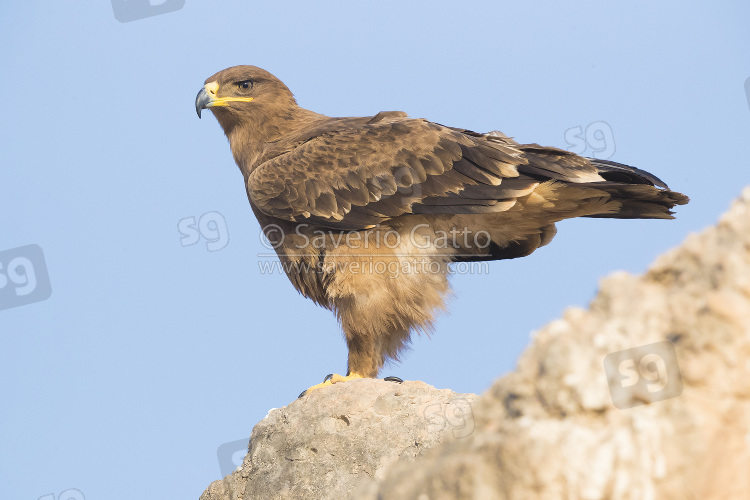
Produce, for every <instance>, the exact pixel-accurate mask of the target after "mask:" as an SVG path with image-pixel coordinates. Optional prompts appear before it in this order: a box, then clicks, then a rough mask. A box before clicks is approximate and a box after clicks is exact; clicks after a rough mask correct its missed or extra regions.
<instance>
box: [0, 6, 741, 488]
mask: <svg viewBox="0 0 750 500" xmlns="http://www.w3.org/2000/svg"><path fill="white" fill-rule="evenodd" d="M122 1H124V0H122ZM144 1H145V0H140V3H144ZM170 1H171V0H170ZM145 3H147V2H145ZM145 3H144V5H145ZM152 3H160V0H152ZM138 4H139V1H138V0H130V2H129V3H128V4H127V5H125V6H124V7H123V9H124V10H121V11H119V12H120V13H121V14H120V16H121V17H122V16H123V15H125V14H132V15H134V17H138V16H137V14H138V13H139V11H138V9H139V7H138ZM165 5H166V6H167V7H168V6H169V4H165ZM162 7H164V6H162ZM123 12H124V13H125V14H122V13H123ZM144 12H145V11H144ZM749 21H750V4H748V3H747V2H740V1H735V2H721V3H713V4H710V3H706V2H700V3H699V2H685V1H680V2H677V1H665V2H651V1H630V2H617V3H615V2H600V1H596V2H595V1H590V2H574V3H571V2H562V3H561V2H553V1H549V2H460V3H459V2H445V1H436V0H431V1H429V2H426V1H389V0H380V1H378V2H374V1H369V2H352V1H348V2H347V1H337V2H333V1H296V2H269V1H257V0H256V1H249V2H239V1H226V0H213V1H210V2H209V1H208V0H187V2H185V5H184V7H183V8H181V9H179V10H176V11H174V12H168V13H164V14H161V15H156V16H152V17H147V18H144V19H138V20H133V21H131V22H126V23H122V22H119V21H118V20H117V19H115V16H114V12H113V7H112V5H111V3H110V2H109V1H107V0H99V1H97V2H94V1H80V2H40V1H26V2H13V3H11V2H3V3H2V4H0V47H2V49H0V74H1V75H2V78H0V95H2V96H3V97H2V109H3V113H2V118H0V144H1V147H0V155H1V159H0V265H3V266H4V269H6V271H7V268H8V267H9V266H10V261H11V260H12V259H13V258H16V257H18V255H20V256H21V257H23V255H25V254H24V252H26V253H27V254H28V255H29V257H28V259H29V260H28V262H31V265H32V266H33V269H34V270H35V271H36V275H37V276H36V278H37V281H36V283H37V284H38V287H39V288H38V290H31V292H28V290H29V289H30V288H27V289H24V288H23V283H24V279H25V278H24V276H23V272H21V271H23V269H27V268H23V269H21V268H19V267H18V265H19V263H23V262H26V261H19V260H16V261H15V267H13V270H14V274H13V275H8V276H5V278H6V279H5V286H4V287H0V308H2V307H7V308H6V309H4V310H0V499H3V500H6V499H7V500H21V499H38V498H44V500H50V499H53V500H54V499H58V498H59V497H60V496H61V494H62V493H63V492H65V495H62V496H65V498H75V499H76V500H79V499H80V498H86V499H88V500H93V499H106V500H121V499H122V500H125V499H128V500H132V499H134V498H138V499H152V498H153V499H178V498H179V499H182V498H195V499H197V498H198V496H199V495H200V493H201V492H202V491H203V490H204V488H205V487H206V486H208V484H209V483H210V482H211V481H213V480H215V479H218V478H220V477H221V475H222V473H221V469H220V464H219V460H218V459H217V449H218V448H219V446H221V445H222V444H224V443H231V442H235V441H239V440H242V439H245V440H246V439H247V438H248V437H249V435H250V431H251V429H252V427H253V425H254V424H255V423H256V422H258V421H259V420H260V419H262V418H263V417H264V416H265V415H266V413H267V412H268V410H269V409H271V408H274V407H281V406H284V405H287V404H288V403H290V402H291V401H293V400H294V399H295V398H296V396H297V394H298V393H299V392H300V391H301V390H303V389H305V388H306V387H308V386H310V385H312V384H314V383H317V382H319V381H321V380H322V378H323V376H325V375H326V374H327V373H330V372H343V371H345V370H346V346H345V343H344V341H343V339H342V335H341V333H340V330H339V327H338V325H337V323H336V321H335V319H334V317H333V315H332V314H331V313H330V312H328V311H325V310H323V309H320V308H318V307H316V306H315V305H314V304H313V303H312V302H310V301H308V300H306V299H304V298H303V297H302V296H300V295H298V294H297V292H296V291H295V290H294V288H293V287H292V286H291V284H290V283H289V282H288V280H287V279H286V277H284V276H282V275H279V274H273V275H269V274H265V275H264V274H262V273H261V271H260V268H259V258H258V254H259V253H267V251H268V250H267V249H266V248H264V247H263V245H262V243H261V239H260V238H259V232H260V228H259V225H258V223H257V222H256V220H255V218H254V217H253V214H252V212H251V211H250V208H249V206H248V203H247V197H246V194H245V190H244V186H243V180H242V176H241V174H240V172H239V169H238V168H237V166H236V165H235V164H234V162H233V159H232V156H231V154H230V151H229V147H228V145H227V141H226V138H225V137H224V135H223V133H222V132H221V130H220V128H219V126H218V124H217V123H216V120H215V119H214V118H213V116H212V115H211V113H205V114H204V119H203V120H198V118H197V117H196V115H195V109H194V99H195V95H196V93H197V92H198V90H199V89H200V88H201V86H202V84H203V81H204V79H205V78H206V77H208V76H210V75H212V74H213V73H215V72H216V71H218V70H221V69H223V68H225V67H227V66H232V65H236V64H254V65H257V66H260V67H262V68H265V69H267V70H269V71H271V72H272V73H274V74H275V75H276V76H278V77H279V78H280V79H282V80H283V81H284V82H285V83H286V84H287V85H288V86H289V88H290V89H291V90H292V91H293V92H294V93H295V95H296V96H297V99H298V101H299V103H300V104H301V105H302V106H304V107H307V108H310V109H313V110H315V111H317V112H320V113H325V114H328V115H334V116H352V115H359V116H364V115H372V114H375V113H377V112H378V111H380V110H394V109H397V110H403V111H406V112H408V113H409V114H410V115H411V116H414V117H423V118H428V119H430V120H433V121H436V122H439V123H443V124H447V125H452V126H457V127H465V128H469V129H472V130H477V131H483V132H485V131H490V130H495V129H499V130H502V131H503V132H505V133H506V134H507V135H510V136H513V137H515V138H516V139H517V140H519V141H521V142H537V143H539V144H543V145H549V146H557V147H562V148H573V149H575V150H576V151H579V152H584V151H583V149H582V148H584V147H585V148H586V151H585V152H584V154H586V155H589V156H591V155H594V154H598V155H599V156H600V157H601V156H603V157H609V158H611V159H612V160H615V161H620V162H623V163H627V164H631V165H635V166H638V167H640V168H642V169H645V170H648V171H651V172H653V173H655V174H656V175H658V176H659V177H661V178H662V179H664V180H665V181H666V182H667V183H668V184H669V185H670V187H672V188H673V189H676V190H678V191H682V192H684V193H686V194H688V195H690V196H691V198H692V202H691V204H690V205H688V206H686V207H681V208H679V210H678V219H677V220H675V221H619V220H603V219H602V220H595V219H583V220H573V221H566V222H563V223H560V224H559V225H558V229H559V233H558V236H557V237H556V238H555V240H554V241H553V242H552V244H550V245H549V246H547V247H544V248H542V249H540V250H539V251H537V252H536V253H535V254H533V255H532V256H530V257H527V258H524V259H519V260H510V261H502V262H496V263H492V264H490V266H489V274H488V275H487V274H482V275H479V274H475V275H466V276H456V277H455V278H454V279H453V286H454V291H455V294H456V297H455V299H453V300H452V301H451V303H450V309H451V311H450V315H446V316H444V317H442V318H441V319H440V320H439V321H438V323H437V330H436V333H435V335H433V338H432V339H430V340H427V339H425V338H416V339H415V341H414V343H413V350H412V351H410V352H407V353H406V354H405V355H404V357H403V362H402V363H401V364H398V365H395V366H391V367H388V368H386V369H385V370H384V372H383V375H398V376H400V377H402V378H404V379H419V380H424V381H426V382H428V383H430V384H432V385H434V386H436V387H439V388H451V389H453V390H456V391H460V392H475V393H481V392H482V391H484V390H485V389H486V388H487V387H489V386H490V384H491V383H492V382H493V380H495V379H496V378H497V377H499V376H501V375H502V374H504V373H506V372H508V371H510V370H512V369H513V367H514V365H515V362H516V360H517V358H518V355H519V353H520V352H521V351H522V350H523V348H524V346H526V345H527V343H528V341H529V335H530V333H531V332H533V331H534V330H535V329H538V328H540V327H541V326H542V325H544V324H545V323H546V322H548V321H550V320H552V319H554V318H556V317H559V316H560V314H561V313H562V312H563V310H564V309H565V308H566V307H567V306H571V305H576V306H586V304H587V303H588V301H589V300H590V299H591V298H592V297H593V295H594V294H595V292H596V289H597V282H598V280H599V279H600V278H602V277H604V276H606V275H607V274H609V273H611V272H613V271H616V270H623V269H624V270H627V271H631V272H634V273H640V272H643V271H644V270H645V269H646V268H647V266H648V265H649V263H650V262H651V261H652V260H653V259H654V258H655V257H656V256H657V255H659V254H660V253H662V252H664V251H665V250H667V249H669V248H671V247H674V246H675V245H677V244H679V243H680V242H681V241H682V240H683V239H684V238H685V237H686V236H687V235H688V234H689V233H691V232H694V231H699V230H700V229H702V228H704V227H706V226H708V225H710V224H712V223H714V222H715V221H716V219H717V217H718V216H719V215H720V214H721V213H722V212H723V211H725V210H726V208H727V207H728V206H729V204H730V202H731V200H732V199H733V198H734V197H735V196H736V195H737V194H738V193H739V192H740V190H741V189H742V187H743V186H745V185H748V184H750V168H748V160H747V158H748V157H750V110H749V109H748V106H749V104H748V96H747V95H746V93H745V80H746V79H747V78H748V77H750V56H748V54H749V52H748V48H750V43H749V42H750V30H748V25H749ZM602 122H603V123H602ZM592 124H593V125H592ZM576 127H580V129H576ZM587 128H588V129H589V133H588V136H589V139H590V140H589V144H586V143H585V142H581V139H580V138H578V139H576V138H575V136H576V135H581V134H582V135H583V137H584V138H585V137H586V135H587V134H586V130H587ZM571 129H573V130H572V131H571ZM566 131H567V137H568V139H570V140H572V142H571V143H569V142H568V141H566ZM597 150H601V151H599V152H597ZM211 212H217V213H218V214H210V213H211ZM203 214H209V215H208V216H206V218H205V220H204V224H203V226H204V234H203V235H202V236H201V235H200V232H197V233H196V232H192V233H189V232H187V233H186V232H184V231H183V233H181V231H180V229H179V227H180V226H179V224H180V221H184V220H185V219H187V222H183V223H182V224H183V226H182V227H183V228H185V227H187V226H188V225H190V223H191V222H192V221H191V219H190V218H191V217H194V218H195V219H194V222H195V223H198V221H199V220H200V218H201V216H202V215H203ZM223 224H226V227H224V225H223ZM196 235H197V236H199V237H200V240H199V241H198V242H197V243H195V244H189V243H192V242H193V241H195V239H196V238H195V237H196ZM207 238H208V239H215V240H217V241H216V242H214V243H211V242H209V241H208V239H207ZM28 245H38V246H39V247H40V248H41V249H42V251H43V255H44V262H45V263H46V267H47V274H48V276H49V285H50V287H51V295H50V296H49V298H47V299H46V300H42V299H43V298H44V294H43V293H42V292H41V291H40V290H42V289H43V288H44V284H43V281H44V279H43V278H44V269H43V268H42V264H41V262H40V261H39V259H38V255H36V254H34V255H31V253H30V252H32V250H33V248H34V247H27V246H28ZM20 247H27V248H25V249H21V250H13V249H18V248H20ZM209 247H211V248H212V250H213V251H212V250H211V249H209ZM217 248H218V249H217ZM10 250H13V251H14V252H16V254H13V252H11V253H7V251H10ZM18 252H20V254H18ZM34 259H36V260H34ZM11 267H12V266H11ZM19 269H20V271H19ZM19 273H20V274H19ZM1 274H2V273H0V285H2V284H3V277H2V275H1ZM31 288H33V287H31ZM18 289H20V293H27V295H25V296H24V297H27V298H29V300H31V303H27V304H25V305H18V306H16V307H9V305H12V301H13V300H16V299H17V298H18V297H20V295H18V293H16V292H17V290H18ZM24 290H25V291H24ZM35 294H36V295H35ZM35 297H36V298H35ZM19 300H20V299H19ZM3 304H5V305H3Z"/></svg>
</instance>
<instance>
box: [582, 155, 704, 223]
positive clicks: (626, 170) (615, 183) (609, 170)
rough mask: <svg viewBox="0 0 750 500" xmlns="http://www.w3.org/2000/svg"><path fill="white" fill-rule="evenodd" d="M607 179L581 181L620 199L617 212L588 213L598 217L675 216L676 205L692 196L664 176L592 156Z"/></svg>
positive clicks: (613, 197) (590, 159) (584, 184)
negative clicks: (663, 178)
mask: <svg viewBox="0 0 750 500" xmlns="http://www.w3.org/2000/svg"><path fill="white" fill-rule="evenodd" d="M589 161H590V162H591V163H592V164H593V165H594V166H595V167H596V168H597V170H598V173H599V175H600V176H601V177H603V178H604V179H605V180H606V181H605V182H587V183H582V184H578V186H586V187H590V188H594V189H597V190H600V191H604V192H605V193H607V194H608V195H609V196H610V198H611V199H612V200H613V201H616V202H619V208H618V209H617V210H616V211H613V210H612V209H611V207H612V205H611V204H608V205H609V210H608V211H607V212H605V213H598V214H592V215H586V217H594V218H614V219H674V217H673V216H672V214H673V213H674V212H672V210H671V209H672V208H674V207H675V206H676V205H686V204H687V203H688V202H689V201H690V198H688V197H687V196H685V195H684V194H682V193H679V192H677V191H672V190H671V189H669V187H668V186H667V185H666V183H664V182H663V181H662V180H661V179H659V178H658V177H656V176H655V175H653V174H651V173H649V172H646V171H645V170H641V169H639V168H635V167H631V166H629V165H623V164H622V163H615V162H613V161H607V160H597V159H593V158H589Z"/></svg>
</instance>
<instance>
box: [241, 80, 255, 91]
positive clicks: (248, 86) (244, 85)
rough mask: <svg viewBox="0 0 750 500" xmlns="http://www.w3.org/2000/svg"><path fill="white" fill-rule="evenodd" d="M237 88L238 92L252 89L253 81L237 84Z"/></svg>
mask: <svg viewBox="0 0 750 500" xmlns="http://www.w3.org/2000/svg"><path fill="white" fill-rule="evenodd" d="M237 88H238V89H240V90H247V89H251V88H253V81H252V80H244V81H241V82H237Z"/></svg>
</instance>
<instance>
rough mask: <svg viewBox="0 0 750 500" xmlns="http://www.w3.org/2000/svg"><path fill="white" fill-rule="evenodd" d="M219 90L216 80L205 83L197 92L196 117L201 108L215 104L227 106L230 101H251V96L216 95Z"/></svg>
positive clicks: (199, 115)
mask: <svg viewBox="0 0 750 500" xmlns="http://www.w3.org/2000/svg"><path fill="white" fill-rule="evenodd" d="M218 90H219V84H218V83H216V82H211V83H207V84H205V85H204V86H203V88H202V89H201V90H200V92H198V95H197V96H196V97H195V112H196V113H198V118H200V117H201V110H204V109H208V108H214V107H216V106H228V105H229V103H230V102H251V101H253V98H252V97H217V96H216V92H218Z"/></svg>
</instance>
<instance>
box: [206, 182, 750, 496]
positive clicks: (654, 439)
mask: <svg viewBox="0 0 750 500" xmlns="http://www.w3.org/2000/svg"><path fill="white" fill-rule="evenodd" d="M748 471H750V188H749V189H746V190H745V191H744V193H743V195H742V197H741V198H740V199H739V200H738V201H737V202H735V203H734V205H733V206H732V208H731V210H730V211H729V212H728V213H727V214H725V215H724V216H723V217H722V218H721V220H720V221H719V223H718V224H717V226H715V227H713V228H709V229H708V230H706V231H704V232H703V233H701V234H698V235H692V236H690V237H689V238H688V239H687V240H686V241H685V242H684V243H683V244H682V245H681V246H680V247H679V248H677V249H675V250H672V251H670V252H668V253H666V254H665V255H663V256H662V257H660V258H659V259H657V261H656V262H655V263H654V265H653V266H652V267H651V268H650V270H649V271H648V272H647V273H646V274H645V275H643V276H640V277H635V276H632V275H629V274H627V273H616V274H614V275H612V276H610V277H608V278H606V279H604V280H602V282H601V286H600V291H599V293H598V295H597V297H596V298H595V299H594V300H593V301H592V303H591V305H590V307H589V308H588V310H583V309H579V308H572V309H569V310H567V311H566V312H565V314H564V315H563V317H562V318H561V319H559V320H556V321H553V322H552V323H550V324H548V325H547V326H545V327H544V328H542V329H541V330H539V331H538V332H536V333H535V335H534V337H533V340H532V342H531V345H530V346H529V348H528V349H527V350H526V351H525V352H524V354H523V355H522V356H521V358H520V360H519V363H518V367H517V369H516V371H515V372H513V373H511V374H509V375H507V376H505V377H502V378H501V379H499V380H498V381H497V382H496V383H495V384H493V386H492V387H491V388H490V389H489V390H488V391H487V393H485V394H484V395H483V396H482V397H481V398H476V396H474V395H467V394H455V393H452V392H451V391H449V390H442V391H438V390H436V389H434V388H432V387H430V386H428V385H426V384H424V383H421V382H405V383H404V384H402V385H395V384H393V383H389V382H383V381H377V380H361V381H355V382H347V383H345V384H339V385H334V386H333V387H331V388H327V389H326V390H321V391H319V392H317V393H312V394H311V395H309V396H308V397H306V398H303V399H301V400H298V401H295V402H293V403H292V404H290V405H289V406H287V407H286V408H282V409H280V410H273V411H272V412H270V414H269V415H268V417H266V418H265V419H264V420H263V421H261V422H260V423H259V424H258V425H256V427H255V429H254V430H253V433H252V437H251V441H250V451H249V453H248V455H247V456H246V458H245V461H244V463H243V465H242V467H241V469H240V470H239V471H237V472H235V473H233V474H232V475H230V476H228V477H226V478H224V479H223V480H221V481H216V482H214V483H213V484H212V485H211V486H210V487H209V489H208V490H207V491H206V492H205V493H204V494H203V496H202V497H201V499H202V500H218V499H221V500H225V499H226V500H237V499H255V498H262V499H276V498H300V499H322V498H335V499H339V498H354V499H358V500H359V499H364V500H376V499H378V500H380V499H383V500H390V499H397V500H401V499H414V500H444V499H445V500H447V499H477V500H494V499H497V500H526V499H568V500H576V499H580V500H598V499H601V500H604V499H607V500H644V499H645V500H662V499H666V500H672V499H674V500H706V499H708V500H711V499H716V500H718V499H722V500H733V499H742V500H747V499H748V498H750V474H748Z"/></svg>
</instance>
